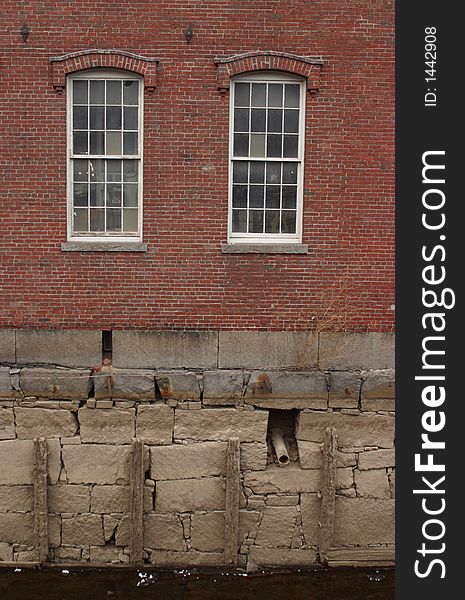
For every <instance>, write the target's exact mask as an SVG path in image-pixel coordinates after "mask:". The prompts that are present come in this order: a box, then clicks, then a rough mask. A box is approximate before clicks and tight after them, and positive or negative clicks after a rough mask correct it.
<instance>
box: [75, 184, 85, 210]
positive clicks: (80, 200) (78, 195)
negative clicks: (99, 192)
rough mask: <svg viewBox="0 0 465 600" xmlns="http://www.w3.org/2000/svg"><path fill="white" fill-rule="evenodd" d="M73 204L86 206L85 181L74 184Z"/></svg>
mask: <svg viewBox="0 0 465 600" xmlns="http://www.w3.org/2000/svg"><path fill="white" fill-rule="evenodd" d="M73 202H74V206H87V204H88V200H87V183H75V184H74V198H73Z"/></svg>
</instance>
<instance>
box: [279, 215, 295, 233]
mask: <svg viewBox="0 0 465 600" xmlns="http://www.w3.org/2000/svg"><path fill="white" fill-rule="evenodd" d="M295 223H296V211H295V210H283V211H282V224H281V233H295V232H296V227H295Z"/></svg>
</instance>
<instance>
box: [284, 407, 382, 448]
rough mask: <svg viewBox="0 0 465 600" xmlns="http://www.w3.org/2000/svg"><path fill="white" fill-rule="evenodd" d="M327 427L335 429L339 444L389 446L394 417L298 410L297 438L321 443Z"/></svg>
mask: <svg viewBox="0 0 465 600" xmlns="http://www.w3.org/2000/svg"><path fill="white" fill-rule="evenodd" d="M327 427H334V428H335V429H336V431H337V437H338V443H339V446H359V447H364V446H380V447H381V448H392V446H393V444H394V419H393V418H392V417H390V416H386V415H366V414H363V413H359V414H357V415H348V414H345V413H336V412H333V413H318V412H301V413H300V415H299V419H298V426H297V434H296V437H297V439H299V440H307V441H311V442H322V441H323V438H324V433H325V430H326V428H327Z"/></svg>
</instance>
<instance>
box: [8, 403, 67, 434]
mask: <svg viewBox="0 0 465 600" xmlns="http://www.w3.org/2000/svg"><path fill="white" fill-rule="evenodd" d="M14 411H15V418H16V433H17V436H18V438H19V439H28V440H32V439H34V438H37V437H45V438H61V437H70V436H73V435H74V434H75V433H76V431H77V428H78V424H77V419H76V417H75V415H74V414H73V413H72V412H70V411H69V410H50V409H47V408H19V407H17V408H15V409H14Z"/></svg>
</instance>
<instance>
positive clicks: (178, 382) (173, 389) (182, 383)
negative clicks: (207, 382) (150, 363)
mask: <svg viewBox="0 0 465 600" xmlns="http://www.w3.org/2000/svg"><path fill="white" fill-rule="evenodd" d="M155 380H156V382H157V386H158V390H159V392H160V395H161V397H162V398H163V400H179V401H181V402H183V401H186V400H193V401H195V400H200V381H199V378H198V377H197V375H196V374H195V373H191V372H189V371H164V372H158V371H157V373H155Z"/></svg>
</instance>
